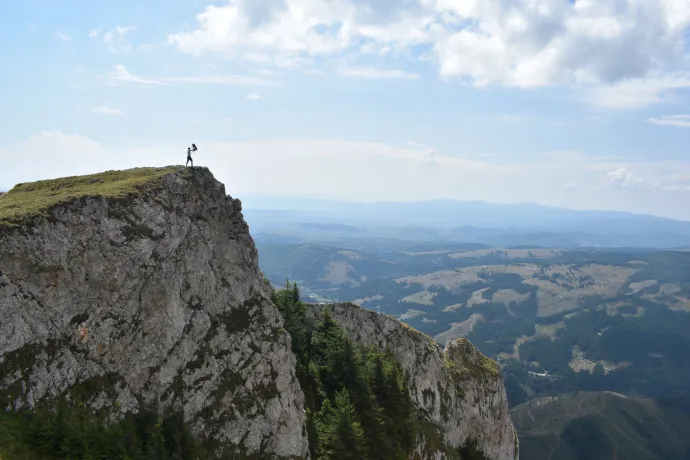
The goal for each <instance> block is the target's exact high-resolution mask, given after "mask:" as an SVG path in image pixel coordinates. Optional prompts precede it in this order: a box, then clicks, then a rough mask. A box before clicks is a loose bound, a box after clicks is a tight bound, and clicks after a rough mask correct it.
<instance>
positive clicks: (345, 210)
mask: <svg viewBox="0 0 690 460" xmlns="http://www.w3.org/2000/svg"><path fill="white" fill-rule="evenodd" d="M243 208H244V215H245V218H246V219H247V221H248V222H249V224H250V227H251V228H252V231H253V232H254V233H261V234H266V233H277V234H280V235H282V236H292V237H297V238H299V237H300V236H304V237H307V235H309V237H310V239H311V240H312V241H313V236H315V235H316V234H318V235H319V237H321V238H330V240H338V241H340V240H342V239H343V238H358V237H367V238H371V237H383V238H393V239H402V240H426V241H434V240H438V239H443V240H446V241H449V240H450V241H464V242H476V243H482V244H486V245H489V246H521V245H524V246H543V247H566V248H572V247H650V248H663V249H680V248H683V249H687V248H689V247H690V222H688V221H681V220H674V219H669V218H664V217H657V216H651V215H643V214H633V213H626V212H619V211H577V210H570V209H564V208H555V207H549V206H542V205H537V204H496V203H485V202H475V201H472V202H467V201H451V200H438V201H419V202H409V203H407V202H377V203H355V202H343V201H336V200H317V199H306V198H285V197H277V198H273V197H250V198H249V199H245V200H243Z"/></svg>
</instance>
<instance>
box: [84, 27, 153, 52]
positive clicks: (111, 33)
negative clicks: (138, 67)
mask: <svg viewBox="0 0 690 460" xmlns="http://www.w3.org/2000/svg"><path fill="white" fill-rule="evenodd" d="M136 29H137V28H136V27H134V26H115V27H114V28H112V29H110V30H107V31H106V32H104V33H103V34H101V29H91V30H90V31H89V40H94V39H97V38H98V37H100V38H101V41H102V42H103V43H104V44H106V45H108V49H109V50H110V52H112V53H125V54H126V53H130V52H132V50H133V49H134V47H133V45H132V43H130V41H129V38H128V36H127V34H128V33H129V32H133V31H135V30H136ZM140 47H141V46H140Z"/></svg>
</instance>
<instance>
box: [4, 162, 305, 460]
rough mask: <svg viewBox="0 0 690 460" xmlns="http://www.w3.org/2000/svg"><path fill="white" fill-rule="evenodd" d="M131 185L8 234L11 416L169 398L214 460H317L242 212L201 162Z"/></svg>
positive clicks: (47, 213)
mask: <svg viewBox="0 0 690 460" xmlns="http://www.w3.org/2000/svg"><path fill="white" fill-rule="evenodd" d="M94 180H98V179H94ZM56 188H59V187H56ZM137 190H141V189H137ZM137 190H133V191H132V193H127V194H120V195H118V197H116V198H108V197H106V196H100V197H99V196H89V195H85V196H81V197H76V198H75V199H73V200H71V201H69V200H68V201H67V202H64V203H61V204H58V205H55V206H52V207H51V208H50V209H48V210H43V212H42V213H41V215H37V216H33V217H31V216H29V218H27V219H26V221H25V222H24V223H23V224H22V225H19V226H3V227H2V228H0V356H1V362H0V384H1V386H2V388H3V391H2V394H1V395H0V396H1V397H2V398H3V399H2V401H1V402H2V405H3V409H8V408H15V409H16V408H19V407H24V406H33V405H34V404H35V403H36V402H38V401H40V400H42V399H43V398H54V397H56V396H59V395H63V394H67V393H70V392H74V391H79V392H80V393H81V394H82V395H85V396H86V397H87V398H88V400H89V402H90V403H91V405H92V406H93V407H95V408H101V407H106V406H108V407H116V408H118V410H119V411H120V412H125V411H130V410H131V411H136V410H137V409H138V408H139V407H140V406H141V404H143V403H145V402H150V401H159V403H160V407H161V408H162V409H163V410H165V409H173V410H184V415H185V419H186V420H188V421H189V423H190V425H191V427H192V428H193V431H194V432H195V433H196V434H198V435H199V436H201V437H202V438H205V439H208V440H211V441H213V443H214V444H213V445H215V446H217V448H216V449H215V454H216V456H217V457H218V458H221V457H222V458H245V457H248V456H250V455H258V458H267V459H269V458H281V459H284V458H308V442H307V437H306V431H305V428H304V426H305V421H304V417H305V416H304V412H303V398H304V397H303V394H302V392H301V389H300V386H299V382H298V380H297V378H296V376H295V357H294V355H293V353H292V351H291V349H290V339H289V337H288V336H287V335H286V334H285V333H284V332H283V329H282V325H283V320H282V317H281V316H280V314H279V312H278V311H277V309H276V308H275V306H274V305H273V304H272V303H271V302H270V293H271V288H270V286H269V284H268V283H267V282H266V281H265V280H264V278H263V276H262V274H261V272H260V270H259V266H258V256H257V251H256V249H255V247H254V243H253V241H252V238H251V237H250V235H249V231H248V226H247V224H246V223H245V221H244V219H243V216H242V213H241V204H240V202H239V201H238V200H235V199H232V198H230V197H228V196H226V194H225V190H224V186H223V185H222V184H221V183H219V182H218V181H216V180H215V179H214V178H213V176H212V175H211V173H210V172H209V171H208V170H207V169H205V168H194V169H191V170H186V169H179V170H176V172H172V173H167V174H164V175H162V176H160V177H158V178H157V179H155V180H154V181H152V183H151V184H148V185H147V187H146V190H145V192H141V191H137ZM55 193H60V192H59V191H57V190H56V191H55ZM10 195H11V192H10V193H8V194H6V195H5V197H3V200H5V199H8V198H9V197H10ZM253 458H254V457H253Z"/></svg>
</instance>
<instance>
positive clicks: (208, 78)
mask: <svg viewBox="0 0 690 460" xmlns="http://www.w3.org/2000/svg"><path fill="white" fill-rule="evenodd" d="M110 81H111V82H112V83H137V84H142V85H177V84H215V85H274V84H276V83H275V82H273V81H270V80H265V79H263V78H257V77H250V76H246V75H233V74H204V75H187V76H179V77H160V78H147V77H140V76H137V75H134V74H132V73H131V72H129V70H127V68H126V67H125V66H124V65H122V64H119V65H117V66H115V71H114V72H112V73H111V74H110Z"/></svg>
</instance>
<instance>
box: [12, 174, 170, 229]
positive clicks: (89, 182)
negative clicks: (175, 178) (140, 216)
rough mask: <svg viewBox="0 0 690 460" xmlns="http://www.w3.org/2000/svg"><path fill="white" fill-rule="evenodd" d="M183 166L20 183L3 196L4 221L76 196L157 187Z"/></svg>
mask: <svg viewBox="0 0 690 460" xmlns="http://www.w3.org/2000/svg"><path fill="white" fill-rule="evenodd" d="M181 169H182V167H181V166H168V167H164V168H134V169H126V170H123V171H106V172H102V173H98V174H91V175H87V176H72V177H62V178H59V179H49V180H42V181H37V182H30V183H24V184H17V185H16V186H15V187H14V188H13V189H12V190H10V191H9V192H7V193H5V194H3V195H1V196H0V225H10V226H13V225H19V224H21V223H22V222H23V221H25V220H27V219H29V218H31V217H34V216H37V215H44V213H45V212H46V211H47V210H48V209H50V208H51V207H53V206H56V205H59V204H62V203H67V202H69V201H72V200H74V199H75V198H80V197H85V196H93V197H101V196H102V197H111V198H121V197H125V196H127V195H131V194H138V193H141V192H142V191H144V190H147V189H150V188H152V187H155V185H157V184H159V181H158V179H160V178H161V177H162V176H164V175H165V174H170V173H175V172H179V171H180V170H181Z"/></svg>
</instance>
